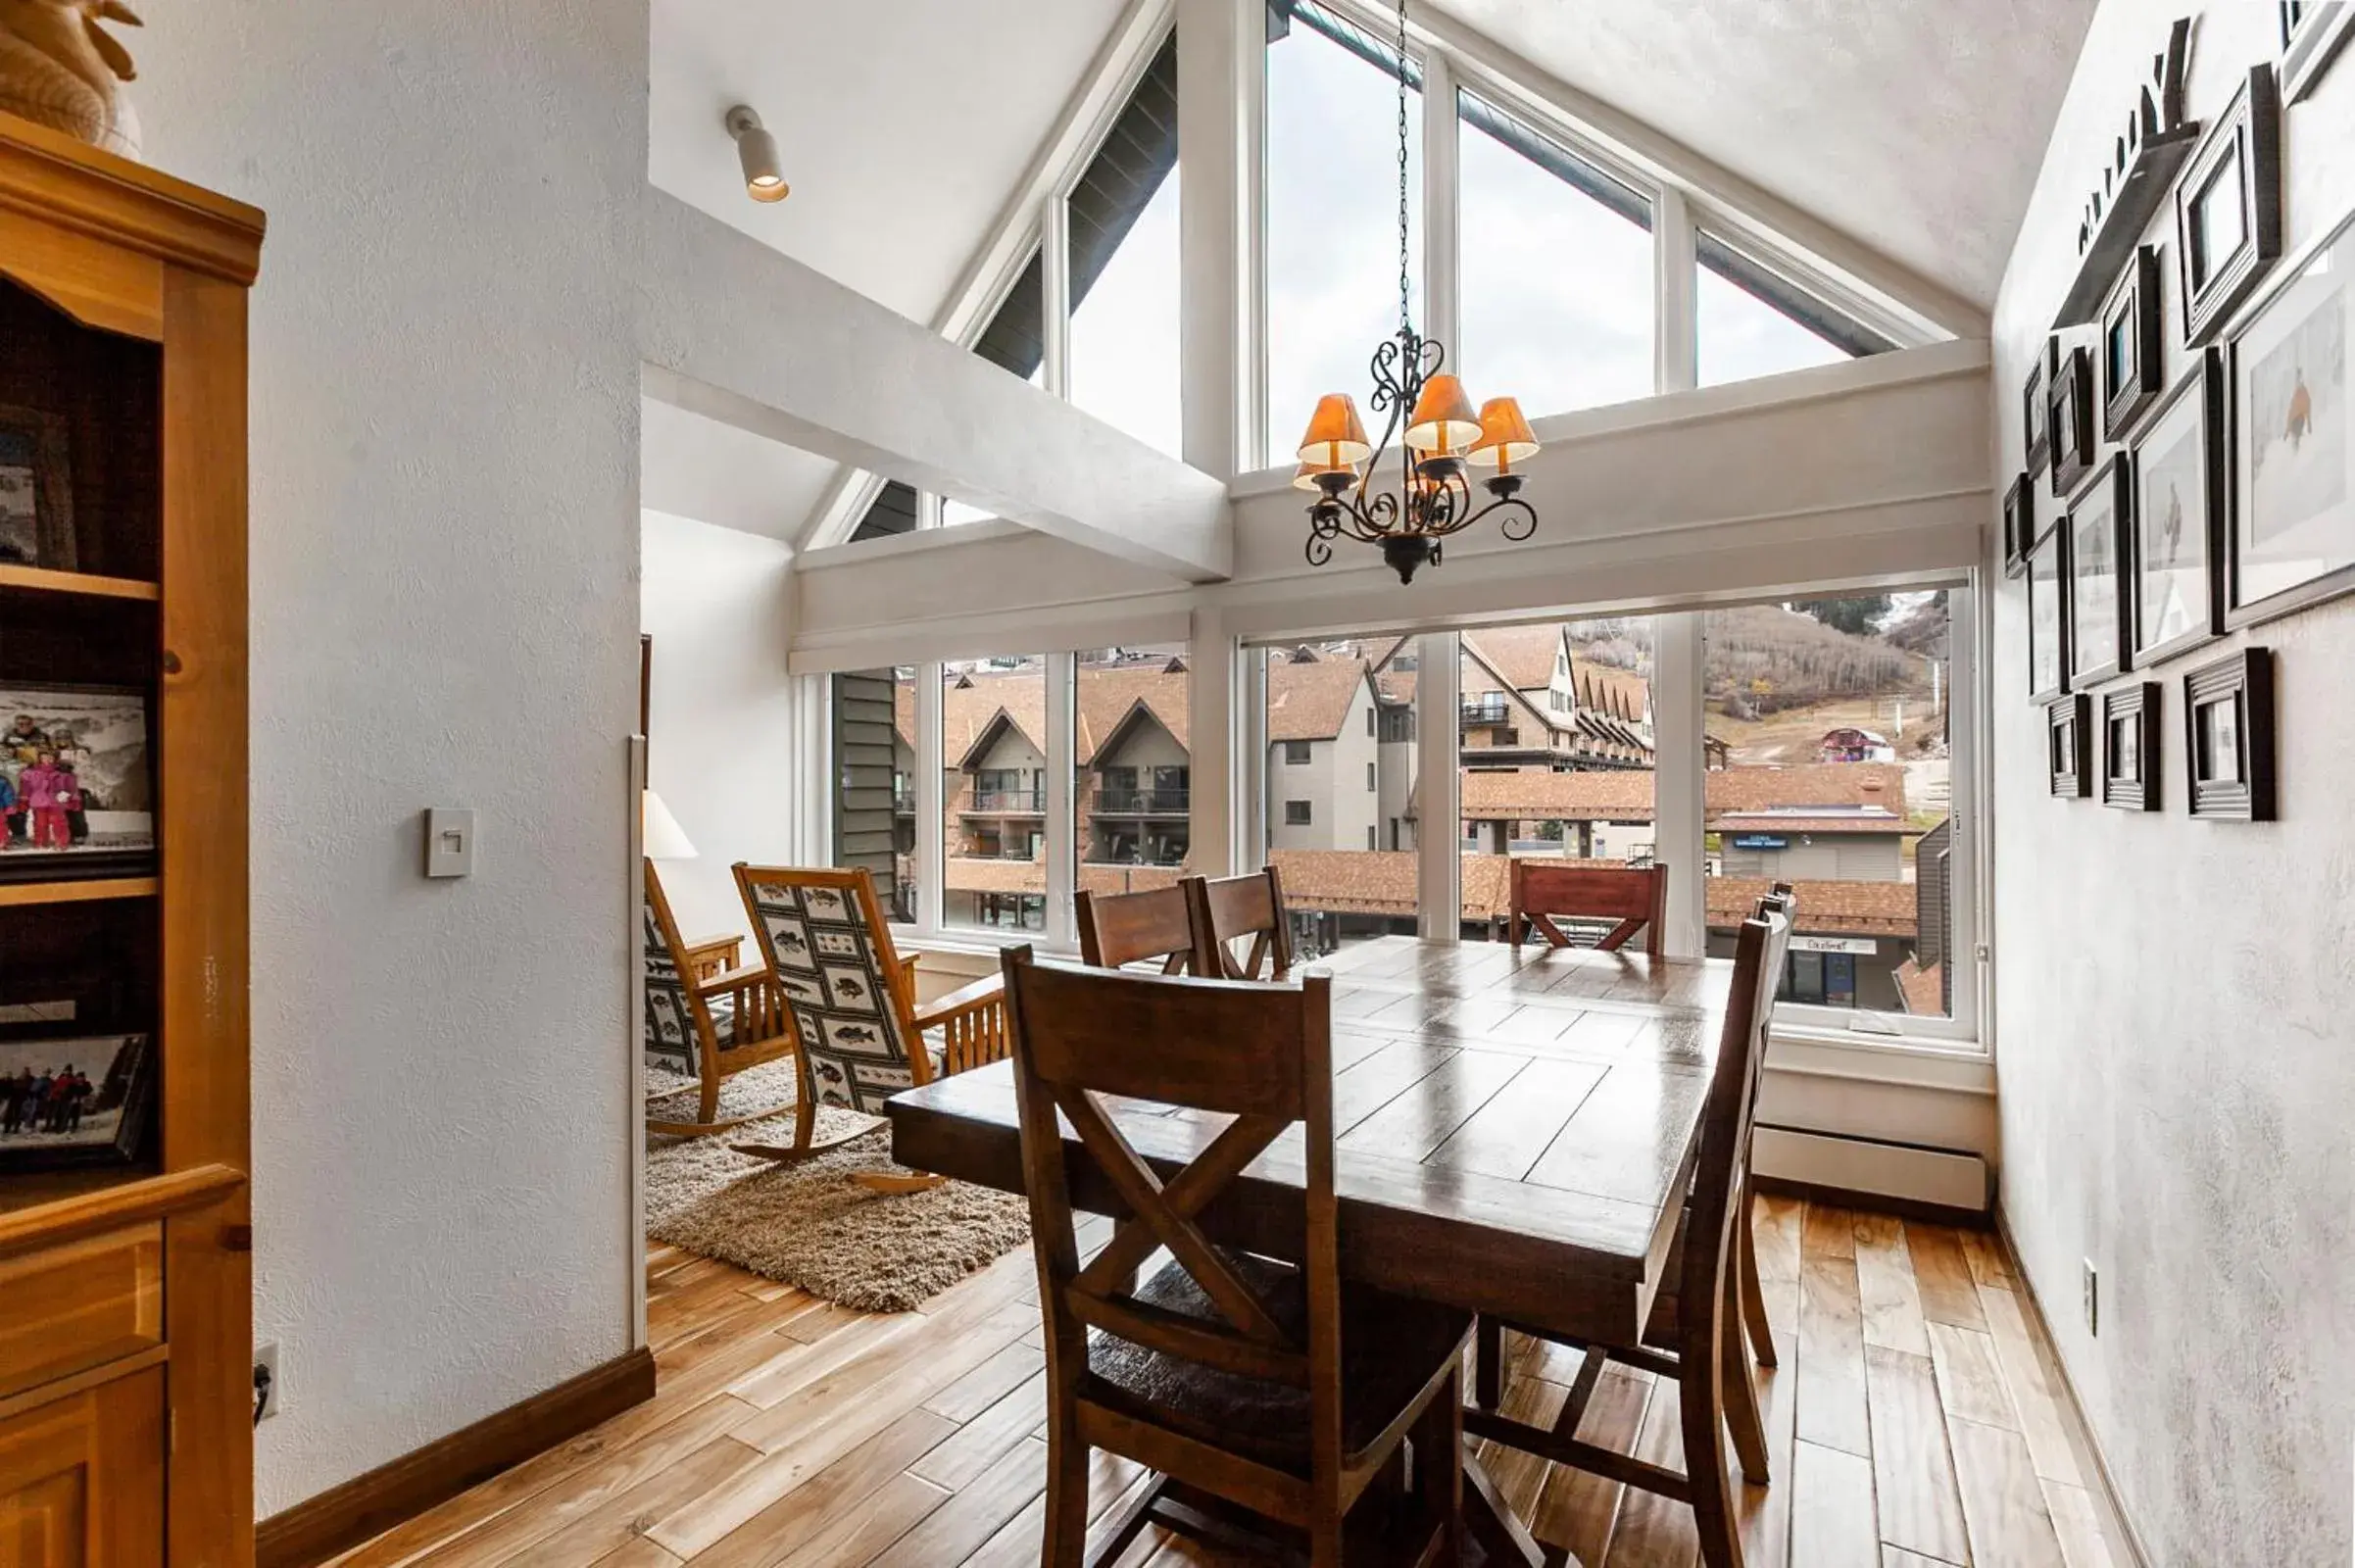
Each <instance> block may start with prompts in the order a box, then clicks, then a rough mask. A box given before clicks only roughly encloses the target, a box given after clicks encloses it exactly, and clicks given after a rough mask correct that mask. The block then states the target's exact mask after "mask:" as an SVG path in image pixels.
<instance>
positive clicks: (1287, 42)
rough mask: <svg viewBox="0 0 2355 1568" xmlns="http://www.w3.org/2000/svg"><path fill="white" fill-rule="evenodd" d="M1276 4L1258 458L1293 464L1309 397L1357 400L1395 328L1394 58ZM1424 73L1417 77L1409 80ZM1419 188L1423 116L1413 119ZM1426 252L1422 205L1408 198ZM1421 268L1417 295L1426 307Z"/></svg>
mask: <svg viewBox="0 0 2355 1568" xmlns="http://www.w3.org/2000/svg"><path fill="white" fill-rule="evenodd" d="M1290 11H1291V14H1290V17H1289V18H1288V19H1287V18H1285V17H1284V16H1282V15H1281V13H1280V10H1279V9H1276V8H1271V10H1270V15H1269V29H1270V32H1271V33H1272V34H1273V36H1271V37H1270V39H1269V41H1268V45H1267V135H1266V174H1265V181H1264V190H1263V202H1262V208H1261V210H1262V212H1264V214H1265V215H1266V218H1265V229H1266V245H1267V251H1266V257H1267V261H1266V276H1267V300H1266V310H1265V319H1266V322H1267V404H1266V408H1267V417H1266V430H1267V460H1268V461H1269V462H1270V463H1285V464H1289V463H1290V462H1291V459H1292V454H1293V452H1294V451H1295V450H1296V449H1297V448H1298V447H1299V446H1300V429H1301V427H1302V426H1303V425H1304V424H1305V423H1306V422H1307V418H1308V414H1309V411H1310V410H1312V409H1313V408H1315V406H1316V400H1317V398H1318V397H1320V396H1322V395H1323V394H1325V393H1327V392H1347V393H1349V395H1350V396H1352V397H1354V398H1355V399H1356V400H1357V403H1358V406H1359V407H1360V408H1361V409H1362V408H1364V407H1365V404H1366V399H1367V397H1368V396H1369V395H1370V394H1371V392H1372V390H1373V386H1372V381H1371V379H1370V377H1369V375H1368V372H1367V369H1366V356H1367V355H1368V354H1369V353H1371V352H1372V349H1373V345H1374V344H1376V343H1378V342H1380V341H1381V340H1382V339H1383V338H1386V337H1388V336H1390V335H1392V334H1393V333H1395V332H1397V331H1398V131H1397V107H1398V104H1397V100H1398V59H1397V56H1396V54H1395V53H1393V52H1392V50H1391V49H1389V48H1388V47H1386V46H1385V45H1383V44H1382V43H1381V42H1380V41H1379V40H1378V39H1377V38H1375V37H1374V36H1372V35H1371V34H1369V33H1366V32H1362V31H1360V30H1359V29H1357V28H1356V27H1354V26H1352V25H1349V23H1347V22H1345V21H1343V20H1341V19H1340V18H1339V17H1338V16H1336V15H1335V14H1334V13H1331V12H1328V11H1325V10H1324V9H1322V8H1321V7H1318V6H1316V5H1314V4H1311V3H1309V0H1300V4H1299V5H1297V6H1295V7H1292V8H1290ZM1418 79H1419V78H1418ZM1408 138H1409V140H1408V145H1409V148H1410V152H1409V155H1408V167H1407V171H1406V179H1407V189H1408V190H1409V191H1410V192H1420V191H1421V190H1422V188H1423V174H1422V117H1421V114H1420V112H1419V110H1418V111H1415V112H1412V113H1411V115H1410V120H1409V126H1408ZM1408 222H1409V224H1410V225H1411V227H1412V230H1413V236H1414V237H1413V239H1412V240H1411V246H1412V251H1413V254H1414V255H1415V256H1417V257H1420V256H1421V255H1422V245H1423V241H1422V237H1421V236H1422V204H1421V202H1420V200H1419V198H1418V199H1417V200H1415V201H1413V202H1412V203H1411V204H1410V207H1409V212H1408ZM1421 280H1422V268H1421V267H1420V266H1419V265H1418V266H1416V267H1415V269H1414V290H1415V292H1414V294H1413V295H1412V296H1411V297H1412V300H1413V305H1414V309H1415V312H1416V318H1417V319H1418V320H1419V319H1421V308H1422V295H1421V288H1422V281H1421Z"/></svg>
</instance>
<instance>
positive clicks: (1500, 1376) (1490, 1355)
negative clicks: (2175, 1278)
mask: <svg viewBox="0 0 2355 1568" xmlns="http://www.w3.org/2000/svg"><path fill="white" fill-rule="evenodd" d="M1472 1402H1473V1403H1474V1404H1477V1405H1479V1406H1480V1407H1481V1408H1482V1409H1483V1410H1494V1409H1496V1407H1497V1406H1498V1405H1499V1404H1501V1403H1503V1402H1504V1330H1503V1329H1501V1328H1500V1327H1498V1326H1497V1323H1496V1319H1495V1318H1493V1317H1484V1318H1482V1319H1481V1320H1480V1325H1479V1328H1478V1329H1477V1330H1476V1338H1475V1340H1474V1344H1473V1348H1472Z"/></svg>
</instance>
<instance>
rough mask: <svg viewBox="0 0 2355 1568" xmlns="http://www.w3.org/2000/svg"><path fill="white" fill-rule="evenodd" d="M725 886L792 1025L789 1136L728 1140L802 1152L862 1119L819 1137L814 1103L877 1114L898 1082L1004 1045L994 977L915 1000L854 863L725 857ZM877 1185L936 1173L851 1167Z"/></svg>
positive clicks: (767, 1150)
mask: <svg viewBox="0 0 2355 1568" xmlns="http://www.w3.org/2000/svg"><path fill="white" fill-rule="evenodd" d="M736 886H737V889H738V891H739V892H741V893H742V894H743V896H744V908H745V912H746V913H747V914H748V915H749V916H750V917H751V919H752V924H753V934H754V936H755V937H757V938H758V939H759V940H760V951H761V954H762V955H763V956H764V957H765V958H766V960H767V969H768V972H769V974H770V975H771V976H772V977H773V978H774V980H775V983H776V988H777V992H778V994H779V995H780V996H781V997H782V998H783V1000H784V1005H785V1007H786V1009H787V1010H788V1011H789V1012H790V1013H791V1014H792V1016H793V1020H794V1023H795V1024H796V1025H797V1026H798V1028H797V1033H798V1039H799V1044H800V1059H801V1070H800V1073H799V1078H800V1089H801V1093H800V1095H799V1096H798V1097H797V1099H796V1102H795V1105H794V1135H793V1142H792V1143H791V1144H786V1145H774V1144H737V1145H733V1146H731V1147H733V1148H734V1149H736V1151H737V1152H740V1153H746V1154H758V1155H760V1157H761V1158H763V1159H774V1160H781V1161H794V1160H804V1159H809V1158H810V1157H811V1156H812V1155H816V1154H822V1153H824V1152H826V1151H828V1150H830V1149H839V1148H841V1147H842V1146H843V1145H844V1144H847V1143H849V1142H850V1141H851V1140H852V1139H854V1138H860V1137H864V1136H865V1135H866V1134H867V1133H868V1132H871V1131H872V1130H873V1129H872V1128H871V1127H862V1128H859V1130H857V1131H856V1132H851V1133H846V1134H844V1135H843V1136H841V1137H839V1138H833V1139H829V1140H827V1141H826V1142H824V1143H819V1142H817V1141H816V1139H815V1133H816V1127H817V1107H818V1106H820V1105H835V1106H839V1107H841V1108H843V1109H846V1110H854V1111H857V1112H859V1114H861V1115H864V1116H874V1117H880V1116H881V1115H882V1114H883V1103H884V1102H885V1101H886V1100H889V1099H890V1098H891V1097H892V1096H893V1095H896V1094H898V1093H899V1092H900V1091H901V1090H903V1089H910V1088H913V1087H915V1086H917V1085H919V1084H928V1083H930V1082H932V1081H933V1080H934V1079H935V1078H940V1077H943V1076H946V1075H947V1074H950V1073H957V1072H963V1071H965V1070H966V1069H967V1068H971V1067H978V1066H980V1065H982V1064H983V1063H984V1062H989V1061H997V1060H1000V1059H1003V1058H1004V1056H1005V1055H1006V1012H1005V1000H1004V993H1005V982H1004V981H1003V980H1001V979H1000V978H999V977H998V976H997V975H989V976H987V977H985V978H983V979H980V980H977V981H975V982H973V983H972V984H971V985H968V986H965V987H962V988H961V989H959V990H957V991H954V992H951V993H950V994H949V995H948V996H945V997H942V998H940V999H938V1000H937V1001H935V1002H932V1003H930V1004H928V1005H924V1006H918V1005H916V1000H915V960H914V958H913V957H912V956H911V957H908V958H905V959H903V958H902V957H901V956H900V955H899V952H898V950H897V949H895V948H894V947H893V945H892V939H891V926H890V925H889V923H887V922H886V921H885V920H884V918H883V907H882V904H881V902H880V901H879V900H877V898H876V897H875V879H874V876H873V875H872V873H870V872H869V871H867V870H866V869H865V868H864V867H863V866H862V867H859V869H856V870H850V871H841V870H834V869H831V868H810V867H789V866H753V865H746V864H745V863H743V862H742V861H738V862H737V864H736ZM854 1179H855V1180H857V1181H859V1182H860V1183H861V1184H863V1185H865V1186H868V1187H872V1188H874V1189H876V1190H878V1191H884V1192H904V1191H913V1190H918V1189H921V1188H925V1187H936V1186H938V1185H940V1181H941V1178H939V1177H935V1176H924V1175H915V1176H899V1175H893V1174H886V1173H877V1172H859V1173H858V1174H857V1175H856V1176H855V1178H854Z"/></svg>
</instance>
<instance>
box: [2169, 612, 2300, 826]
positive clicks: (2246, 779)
mask: <svg viewBox="0 0 2355 1568" xmlns="http://www.w3.org/2000/svg"><path fill="white" fill-rule="evenodd" d="M2183 777H2184V778H2185V780H2187V781H2188V787H2189V800H2190V806H2191V814H2192V815H2193V816H2195V817H2200V818H2202V819H2204V820H2208V821H2216V822H2271V821H2273V820H2274V819H2275V812H2276V807H2277V803H2276V801H2275V798H2274V795H2275V777H2274V662H2273V651H2272V650H2271V649H2268V648H2256V647H2251V648H2242V649H2237V650H2235V651H2234V652H2233V653H2232V654H2231V655H2229V656H2228V657H2226V658H2224V659H2220V660H2217V661H2216V662H2214V663H2210V664H2202V665H2201V666H2200V667H2199V668H2197V669H2194V670H2191V671H2189V672H2187V673H2186V674H2185V675H2184V676H2183Z"/></svg>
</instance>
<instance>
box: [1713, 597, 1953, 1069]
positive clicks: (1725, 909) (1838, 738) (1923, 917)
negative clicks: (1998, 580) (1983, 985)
mask: <svg viewBox="0 0 2355 1568" xmlns="http://www.w3.org/2000/svg"><path fill="white" fill-rule="evenodd" d="M1954 597H1955V596H1954V595H1952V594H1949V593H1948V592H1946V591H1944V590H1939V591H1935V592H1916V593H1900V594H1874V595H1864V596H1858V597H1852V598H1842V599H1815V600H1802V601H1798V602H1795V603H1791V604H1784V605H1749V606H1745V607H1743V608H1741V609H1738V610H1724V611H1714V612H1711V613H1709V614H1708V615H1707V616H1706V617H1704V620H1703V638H1704V654H1703V664H1702V670H1703V674H1702V679H1703V686H1704V691H1705V700H1704V723H1705V726H1706V730H1705V733H1706V735H1707V737H1708V741H1707V746H1706V751H1707V754H1708V758H1709V765H1710V771H1709V773H1708V776H1707V778H1706V780H1705V785H1706V792H1707V793H1706V809H1705V815H1704V828H1705V831H1706V839H1705V846H1706V853H1705V856H1704V866H1705V869H1706V880H1705V882H1704V884H1703V888H1704V898H1703V903H1704V907H1705V908H1706V910H1707V914H1708V926H1709V951H1710V952H1711V953H1712V954H1716V955H1720V956H1722V955H1726V954H1730V953H1732V951H1733V937H1734V930H1735V927H1736V926H1738V925H1739V924H1740V922H1741V920H1742V917H1743V916H1744V915H1745V914H1746V913H1747V912H1748V911H1749V909H1750V907H1751V906H1752V905H1753V904H1754V903H1755V901H1756V900H1757V898H1758V896H1759V895H1761V894H1763V893H1765V892H1766V891H1767V889H1768V888H1769V887H1771V886H1772V885H1773V884H1774V883H1776V882H1778V881H1781V882H1790V883H1792V884H1793V885H1794V887H1795V889H1796V891H1797V894H1798V927H1797V930H1796V931H1794V932H1793V933H1792V936H1791V956H1790V960H1789V969H1788V973H1787V974H1786V976H1785V989H1784V993H1783V996H1784V1000H1786V1001H1788V1002H1791V1003H1794V1004H1799V1005H1807V1006H1820V1007H1826V1008H1833V1009H1838V1010H1839V1011H1840V1014H1842V1015H1843V1017H1844V1018H1846V1019H1856V1018H1857V1017H1859V1015H1871V1014H1879V1015H1884V1016H1885V1017H1887V1018H1889V1019H1893V1018H1894V1017H1895V1016H1897V1015H1912V1016H1916V1017H1928V1018H1945V1017H1949V1016H1951V1015H1952V1014H1953V1011H1954V987H1955V986H1956V984H1957V983H1958V980H1957V976H1956V974H1955V968H1956V962H1955V960H1956V957H1957V955H1956V953H1955V952H1954V944H1953V942H1952V940H1951V933H1952V931H1953V929H1954V919H1953V896H1954V895H1953V886H1952V877H1951V869H1952V858H1951V857H1950V855H1949V853H1948V852H1949V848H1950V845H1951V843H1952V839H1953V825H1952V822H1951V817H1952V813H1953V801H1954V790H1955V782H1956V781H1955V777H1954V770H1953V765H1952V762H1953V729H1952V723H1951V718H1952V715H1951V714H1950V712H1949V711H1948V707H1949V705H1948V697H1949V696H1950V694H1951V693H1952V691H1953V687H1954V681H1953V670H1952V667H1951V663H1950V655H1949V650H1948V638H1949V629H1950V620H1949V616H1950V614H1951V613H1952V607H1951V605H1950V603H1949V601H1950V600H1951V599H1953V598H1954ZM1960 983H1964V984H1968V983H1970V979H1969V978H1966V979H1964V980H1963V981H1962V982H1960ZM1865 1021H1866V1023H1867V1024H1868V1025H1871V1024H1874V1023H1875V1022H1877V1020H1874V1019H1871V1018H1867V1019H1866V1020H1865ZM1887 1027H1889V1028H1891V1029H1894V1028H1896V1027H1898V1026H1897V1025H1896V1024H1894V1023H1893V1022H1890V1023H1889V1024H1888V1025H1887Z"/></svg>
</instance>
